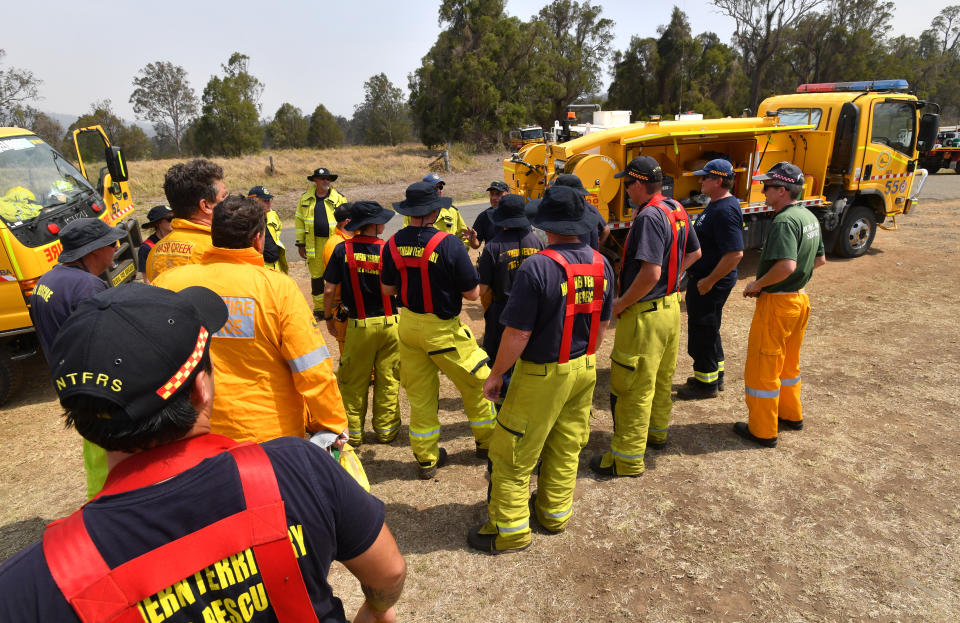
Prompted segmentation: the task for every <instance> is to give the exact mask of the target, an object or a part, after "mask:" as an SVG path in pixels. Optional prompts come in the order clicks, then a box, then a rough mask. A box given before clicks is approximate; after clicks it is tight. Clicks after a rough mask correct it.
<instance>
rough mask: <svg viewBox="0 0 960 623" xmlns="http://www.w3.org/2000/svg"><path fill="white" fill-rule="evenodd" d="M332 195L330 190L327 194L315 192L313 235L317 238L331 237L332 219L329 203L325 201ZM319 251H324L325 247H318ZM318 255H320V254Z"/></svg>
mask: <svg viewBox="0 0 960 623" xmlns="http://www.w3.org/2000/svg"><path fill="white" fill-rule="evenodd" d="M329 196H330V191H329V190H328V191H327V194H325V195H324V196H322V197H321V196H320V195H318V194H317V193H313V197H314V199H316V200H317V202H316V203H315V204H313V235H314V236H315V237H317V238H329V237H330V219H328V218H327V205H326V203H324V200H325V199H326V198H327V197H329ZM318 251H319V252H322V251H323V249H318ZM317 257H320V255H319V254H318V255H317Z"/></svg>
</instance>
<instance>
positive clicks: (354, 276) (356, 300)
mask: <svg viewBox="0 0 960 623" xmlns="http://www.w3.org/2000/svg"><path fill="white" fill-rule="evenodd" d="M354 242H359V243H363V244H374V245H377V253H378V254H380V255H382V254H383V245H385V244H386V243H385V242H384V241H383V240H380V239H379V238H374V237H373V236H354V237H353V238H350V239H349V240H344V241H343V244H344V247H345V248H346V252H347V253H346V255H347V266H349V267H350V271H349V272H350V287H351V289H352V290H353V304H354V305H355V306H356V308H357V318H358V319H360V320H364V319H366V317H367V310H366V309H364V306H363V291H362V290H361V289H360V274H359V272H358V270H357V269H358V268H362V269H363V270H375V271H377V274H378V275H379V274H380V266H381V261H382V260H381V261H376V262H371V261H369V260H363V261H358V260H357V258H356V257H355V256H354V255H353V243H354ZM378 282H379V279H378ZM380 296H381V297H382V298H383V315H384V316H386V317H387V318H389V317H390V316H392V315H393V306H392V305H391V304H390V297H389V296H387V295H386V294H384V293H383V291H382V290H381V291H380Z"/></svg>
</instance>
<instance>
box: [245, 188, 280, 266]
mask: <svg viewBox="0 0 960 623" xmlns="http://www.w3.org/2000/svg"><path fill="white" fill-rule="evenodd" d="M247 197H249V198H250V199H254V200H255V201H256V202H257V203H259V204H260V205H262V206H263V211H264V213H265V214H266V218H267V235H266V236H265V237H264V238H263V265H264V266H266V267H267V268H270V269H273V270H278V271H280V272H282V273H284V274H286V273H288V272H289V271H290V266H289V265H288V264H287V249H286V247H284V246H283V241H282V240H280V232H281V231H282V230H283V223H282V222H280V215H278V214H277V212H276V210H274V209H273V195H271V194H270V191H268V190H267V189H266V188H264V187H263V186H254V187H253V188H251V189H250V192H248V193H247Z"/></svg>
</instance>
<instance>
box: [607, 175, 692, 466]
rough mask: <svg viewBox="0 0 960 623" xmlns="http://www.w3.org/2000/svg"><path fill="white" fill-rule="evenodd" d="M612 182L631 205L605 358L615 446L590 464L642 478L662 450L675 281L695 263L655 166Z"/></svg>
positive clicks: (676, 342) (682, 218) (676, 334)
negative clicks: (648, 458) (649, 452)
mask: <svg viewBox="0 0 960 623" xmlns="http://www.w3.org/2000/svg"><path fill="white" fill-rule="evenodd" d="M615 177H618V178H626V179H625V180H624V184H623V187H624V189H625V190H626V193H627V196H628V197H629V198H630V201H631V202H632V203H633V205H634V214H635V215H634V218H633V223H632V224H631V225H630V232H629V233H628V234H627V240H626V243H625V244H624V254H623V260H622V263H621V265H620V288H619V296H618V297H617V299H616V300H614V302H613V313H614V315H616V316H618V317H619V318H620V320H619V322H618V324H617V333H616V338H615V341H614V344H613V351H612V352H611V353H610V362H611V365H610V392H611V398H610V402H611V407H612V411H613V438H612V439H611V440H610V451H609V452H606V453H604V454H603V455H600V456H595V457H593V458H592V459H591V460H590V468H591V469H592V470H593V471H594V472H596V473H597V474H599V475H601V476H639V475H641V474H642V473H643V470H644V465H643V455H644V452H646V448H647V446H662V445H663V444H665V443H666V442H667V426H668V425H669V423H670V410H671V408H672V407H673V401H672V400H671V399H670V393H671V391H672V388H673V372H674V370H675V369H676V367H677V351H678V350H679V346H680V293H679V290H680V280H681V279H682V277H683V271H685V270H686V269H687V268H689V267H690V265H691V264H693V263H694V262H696V261H697V260H698V259H699V258H700V244H699V242H698V241H697V235H696V232H694V231H693V229H692V228H691V227H690V222H689V220H688V218H687V213H686V212H685V211H684V210H683V207H682V206H681V205H680V204H679V203H678V202H676V201H674V200H673V199H667V198H666V197H664V196H663V195H662V194H661V193H660V189H661V184H662V182H663V172H662V171H661V170H660V165H659V164H658V163H657V161H656V160H654V159H653V158H651V157H649V156H638V157H636V158H634V159H633V160H631V161H630V163H629V164H627V167H626V169H625V170H623V171H621V172H620V173H617V175H616V176H615Z"/></svg>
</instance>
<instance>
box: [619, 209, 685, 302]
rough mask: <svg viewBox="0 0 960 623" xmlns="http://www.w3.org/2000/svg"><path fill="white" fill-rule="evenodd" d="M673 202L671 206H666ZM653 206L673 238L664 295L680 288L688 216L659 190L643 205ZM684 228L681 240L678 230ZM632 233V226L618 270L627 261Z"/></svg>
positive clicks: (621, 268)
mask: <svg viewBox="0 0 960 623" xmlns="http://www.w3.org/2000/svg"><path fill="white" fill-rule="evenodd" d="M671 203H672V204H673V208H670V207H668V205H669V204H671ZM650 206H653V207H657V208H660V210H662V211H663V213H664V215H666V217H667V222H668V223H670V233H671V235H672V236H673V240H672V242H671V243H670V260H669V261H668V263H667V291H666V292H665V293H664V296H666V295H668V294H673V293H674V292H676V291H678V290H679V289H680V276H681V275H680V267H681V266H683V256H684V255H685V254H686V246H687V237H688V236H689V235H690V234H689V232H690V217H689V216H687V211H686V210H684V209H683V206H681V205H680V204H679V203H677V202H676V201H674V200H673V199H668V198H666V197H664V196H663V195H661V194H660V193H659V192H658V193H657V194H655V195H654V196H653V197H651V198H650V201H649V202H648V203H647V205H646V206H644V209H646V208H648V207H650ZM681 229H683V230H684V235H683V240H681V239H680V235H679V234H680V230H681ZM632 234H633V226H632V225H631V227H630V231H629V232H627V239H626V241H625V243H624V245H623V258H621V260H620V272H621V273H623V267H624V265H625V264H626V263H627V249H628V248H629V246H630V236H631V235H632ZM621 285H622V284H621Z"/></svg>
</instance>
